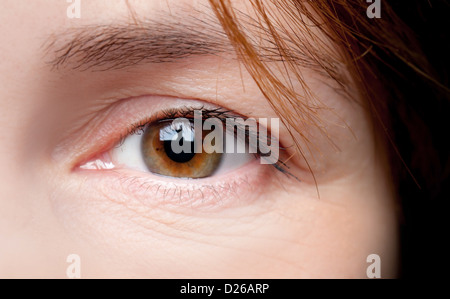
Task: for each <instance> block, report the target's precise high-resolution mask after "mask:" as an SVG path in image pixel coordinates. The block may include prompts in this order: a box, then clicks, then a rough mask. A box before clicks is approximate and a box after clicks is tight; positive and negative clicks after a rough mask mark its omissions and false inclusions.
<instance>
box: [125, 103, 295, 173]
mask: <svg viewBox="0 0 450 299" xmlns="http://www.w3.org/2000/svg"><path fill="white" fill-rule="evenodd" d="M199 110H200V111H202V117H203V119H204V120H205V119H208V118H217V119H219V120H220V121H221V122H222V123H223V124H226V119H227V118H242V119H243V120H246V119H248V117H245V116H242V115H240V114H237V113H235V112H233V111H232V110H227V109H224V108H219V107H218V108H205V107H204V106H200V107H188V106H184V107H179V108H168V109H163V110H161V111H160V112H159V113H158V114H157V115H155V116H151V117H148V118H145V119H143V120H141V121H139V122H137V123H135V124H134V125H132V126H131V127H130V128H129V129H128V131H127V133H126V134H125V135H121V137H120V140H119V142H118V145H117V146H118V147H119V146H121V145H122V144H123V142H124V141H125V139H126V138H127V137H128V136H130V135H133V134H138V135H141V134H143V133H144V132H145V130H146V129H147V127H148V126H149V125H151V124H154V123H155V122H159V121H167V120H174V119H176V118H187V119H192V118H193V117H194V111H199ZM236 130H239V128H238V126H236ZM243 131H244V134H245V137H246V138H249V137H250V134H256V137H257V138H260V135H259V131H257V130H256V131H253V132H252V131H249V130H243ZM267 135H268V136H269V135H270V134H267ZM267 138H270V139H271V140H273V138H271V137H267ZM246 141H247V140H246ZM271 144H272V141H271ZM279 149H280V151H284V150H286V148H283V147H279ZM256 154H257V155H260V156H262V155H263V154H262V153H261V152H260V150H259V146H258V148H257V153H256ZM271 165H272V166H273V167H274V168H275V169H276V170H278V171H280V172H281V173H283V174H285V175H287V176H288V177H292V178H294V179H296V180H297V181H300V180H299V179H298V178H297V177H296V176H294V175H293V174H292V173H291V172H290V171H289V169H290V167H289V166H288V165H287V164H286V163H285V162H283V161H281V160H278V161H277V162H276V163H272V164H271Z"/></svg>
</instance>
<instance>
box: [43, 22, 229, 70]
mask: <svg viewBox="0 0 450 299" xmlns="http://www.w3.org/2000/svg"><path fill="white" fill-rule="evenodd" d="M219 26H220V25H219V24H218V22H214V21H212V20H209V21H208V20H206V21H205V20H199V19H196V18H190V19H189V20H187V19H186V18H185V19H184V21H183V22H181V21H178V20H177V19H175V20H164V21H161V22H156V21H145V22H139V23H128V24H114V25H89V26H84V27H80V28H71V29H68V30H66V31H64V32H62V33H58V34H53V35H51V36H50V38H49V39H48V40H47V42H46V43H45V44H44V48H45V53H46V55H49V56H50V57H52V58H51V59H50V60H48V61H47V63H48V64H49V65H50V66H51V67H52V68H53V69H61V68H66V67H69V68H70V69H76V70H80V71H85V70H88V69H95V70H98V71H105V70H111V69H122V68H126V67H130V66H134V65H138V64H142V63H171V62H176V61H180V60H182V59H185V58H188V57H192V56H205V55H219V54H221V53H225V52H227V53H231V52H232V46H231V44H230V42H229V40H228V38H227V36H226V35H225V33H224V32H222V31H221V29H220V27H219Z"/></svg>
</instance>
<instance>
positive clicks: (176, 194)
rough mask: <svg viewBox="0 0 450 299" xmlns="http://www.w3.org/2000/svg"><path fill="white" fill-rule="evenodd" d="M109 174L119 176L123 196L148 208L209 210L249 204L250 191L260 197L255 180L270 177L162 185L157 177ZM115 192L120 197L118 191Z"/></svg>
mask: <svg viewBox="0 0 450 299" xmlns="http://www.w3.org/2000/svg"><path fill="white" fill-rule="evenodd" d="M105 171H107V172H111V173H114V174H115V175H114V177H115V178H114V179H113V180H114V181H115V182H114V181H113V182H112V183H113V186H115V188H120V189H119V190H120V193H126V194H132V195H133V198H135V199H137V200H139V201H141V202H142V201H145V202H143V204H145V205H146V206H152V205H155V204H158V205H160V204H164V205H174V206H177V207H179V206H187V207H190V208H207V210H209V211H212V210H214V209H216V208H223V207H224V206H227V205H236V204H240V203H245V204H249V203H250V202H251V201H249V198H248V196H247V197H245V198H244V197H243V196H242V194H246V193H248V192H249V193H250V194H251V196H253V197H255V198H258V194H259V191H261V188H260V186H258V184H255V183H252V182H251V181H255V180H263V179H264V177H265V175H267V173H266V172H263V173H260V174H255V176H252V177H250V176H248V175H245V176H240V177H239V178H237V179H236V178H233V179H232V180H228V181H222V182H220V183H215V184H208V183H206V184H205V183H202V184H189V183H184V184H180V182H177V183H175V182H173V181H172V182H168V181H167V182H162V181H159V180H155V179H154V178H152V179H149V178H148V177H140V176H136V175H127V174H124V173H123V172H122V171H118V170H105ZM243 185H244V186H245V188H246V189H248V191H247V192H245V193H243V191H242V186H243ZM114 193H115V194H118V192H116V191H114ZM156 199H157V200H156Z"/></svg>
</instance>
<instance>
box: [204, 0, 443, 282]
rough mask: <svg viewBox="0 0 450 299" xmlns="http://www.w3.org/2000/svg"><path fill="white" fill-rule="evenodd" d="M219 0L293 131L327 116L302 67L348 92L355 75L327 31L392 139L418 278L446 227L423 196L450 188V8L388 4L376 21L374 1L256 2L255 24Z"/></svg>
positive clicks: (406, 250) (228, 26)
mask: <svg viewBox="0 0 450 299" xmlns="http://www.w3.org/2000/svg"><path fill="white" fill-rule="evenodd" d="M209 2H210V4H211V6H212V8H213V10H214V12H215V14H216V16H217V18H218V19H219V21H220V22H221V24H222V26H223V28H224V30H225V32H226V34H227V35H228V38H229V39H230V41H231V43H232V44H233V46H234V47H235V49H236V52H237V54H238V56H239V57H240V59H241V60H242V61H243V63H244V65H245V66H246V68H247V70H248V71H249V73H250V74H251V75H252V77H253V78H254V80H255V81H256V83H257V84H258V86H259V88H260V89H261V91H262V93H263V94H264V95H265V97H266V98H267V100H268V101H269V103H270V104H271V105H272V107H273V108H274V109H275V111H277V113H278V115H279V117H280V119H281V120H282V121H283V123H284V124H285V125H286V126H287V127H288V128H293V129H296V128H298V126H299V125H300V124H301V123H302V122H306V123H316V122H320V120H319V119H317V114H316V113H315V112H314V106H311V105H310V103H311V101H312V102H313V103H315V102H317V101H318V100H317V99H312V98H313V96H312V94H311V93H310V92H308V87H307V86H306V84H305V83H302V82H303V80H302V79H303V78H302V74H301V71H300V68H299V66H301V65H304V64H308V63H309V64H310V67H316V68H317V69H319V71H321V72H323V73H324V74H326V75H328V76H330V77H332V78H333V79H335V81H336V82H337V83H338V84H339V85H340V86H342V88H343V89H344V90H345V84H346V77H345V76H344V75H342V74H340V73H339V72H336V68H335V67H334V63H335V61H336V52H333V49H330V48H329V44H327V42H326V41H324V39H323V37H326V38H327V39H328V40H329V41H332V43H333V45H334V46H335V47H336V48H337V51H338V53H339V55H340V59H341V61H342V62H343V63H344V64H345V66H346V67H347V69H348V70H349V71H350V75H351V78H352V80H353V81H354V82H356V84H357V85H358V87H359V91H360V94H361V95H362V98H364V99H366V100H367V102H366V103H365V104H366V105H367V107H368V109H369V110H370V112H371V115H372V116H373V119H374V123H375V124H376V126H377V127H378V129H379V132H381V133H382V134H381V135H382V136H384V138H385V140H386V144H387V149H388V153H389V157H390V161H391V170H392V177H393V178H394V181H395V185H396V186H397V191H398V194H399V198H400V200H401V204H402V206H403V214H404V223H403V240H402V241H403V252H402V253H403V254H402V257H403V272H402V274H403V275H404V276H408V273H409V274H411V271H410V270H411V269H412V264H411V263H410V260H411V261H412V260H413V258H414V259H415V260H414V263H415V265H414V267H416V269H417V267H418V268H420V265H418V258H419V259H420V255H424V254H425V253H424V252H420V250H421V249H424V248H425V247H423V245H422V246H420V244H421V243H424V242H425V243H427V244H428V243H430V242H435V239H429V235H428V234H427V235H425V233H427V232H428V231H427V229H431V228H432V229H436V227H437V226H438V223H436V222H431V224H430V223H428V225H429V226H426V225H425V224H424V223H423V222H422V221H421V219H427V221H431V220H432V219H435V218H438V217H437V216H436V215H434V214H435V210H434V209H429V210H427V207H423V205H427V204H426V203H424V202H423V201H422V200H423V199H427V200H430V201H431V202H430V203H428V206H433V205H436V203H439V201H438V200H439V199H443V198H444V197H445V194H446V192H447V191H446V190H443V189H442V188H443V187H444V186H445V184H444V181H445V180H447V181H448V177H449V169H450V167H449V160H448V152H449V151H448V145H445V143H444V142H442V141H441V139H440V138H439V137H440V135H438V134H437V132H438V131H439V128H440V127H441V123H440V122H441V121H442V120H443V119H445V113H447V112H448V111H449V89H448V73H447V68H448V63H446V62H448V60H447V59H448V58H447V54H448V53H450V51H449V49H448V48H447V49H446V48H445V46H444V45H442V44H438V45H439V46H440V47H439V48H438V47H433V45H434V46H436V45H437V44H436V43H437V42H438V41H439V40H440V39H444V41H445V40H446V37H447V36H446V34H447V33H446V32H445V30H446V28H448V24H447V25H446V24H443V25H442V24H439V22H443V21H444V20H446V18H447V17H446V15H445V12H448V11H449V9H448V8H449V7H448V4H447V3H445V1H443V2H441V3H431V1H429V2H427V1H422V3H421V2H420V1H408V2H405V1H389V3H388V1H382V17H381V18H378V19H376V18H375V19H370V18H368V16H367V15H366V10H367V7H368V5H369V4H367V3H366V1H364V0H327V1H325V0H316V1H302V0H279V1H262V0H251V1H248V2H249V3H250V4H251V7H252V8H253V9H254V12H255V15H256V17H254V18H253V19H252V20H250V21H249V20H248V19H246V18H244V17H242V13H241V12H239V11H236V10H235V9H233V7H232V5H231V3H230V1H229V0H210V1H209ZM400 2H401V3H400ZM252 22H256V23H257V25H258V26H257V27H258V28H259V29H260V30H262V32H263V33H266V35H267V38H268V40H267V41H266V42H267V44H269V45H271V46H268V47H260V46H257V45H255V43H254V40H253V39H252V37H251V36H249V35H248V34H247V32H246V26H249V24H250V26H251V23H252ZM253 25H254V24H253ZM293 31H294V32H293ZM305 36H307V37H308V38H304V37H305ZM311 41H312V42H311ZM447 41H448V39H447ZM444 43H445V42H444ZM447 47H448V46H447ZM268 54H272V55H278V56H279V57H280V60H281V61H283V64H284V67H285V71H286V73H287V78H290V76H294V77H295V78H296V79H298V81H299V82H301V83H302V84H303V85H302V87H304V89H305V90H306V92H305V93H304V94H298V93H296V92H295V91H294V90H293V88H292V87H291V86H290V85H289V80H284V81H283V80H281V79H280V78H279V76H276V75H274V73H272V72H271V70H270V67H269V65H268V64H267V63H266V62H265V59H264V56H266V55H268ZM433 59H434V60H433ZM438 59H443V60H441V61H439V60H438ZM439 65H440V66H439ZM380 95H381V96H380ZM306 103H309V104H306ZM296 145H297V146H298V152H299V153H300V154H302V149H301V148H300V146H299V144H298V143H297V144H296ZM447 194H448V193H447ZM419 210H420V211H421V213H418V212H417V211H419ZM427 213H429V215H427ZM409 246H416V247H415V248H419V249H417V250H412V248H410V247H409ZM433 254H434V251H433ZM417 255H419V257H418V256H417ZM410 265H411V266H410ZM424 269H425V268H424Z"/></svg>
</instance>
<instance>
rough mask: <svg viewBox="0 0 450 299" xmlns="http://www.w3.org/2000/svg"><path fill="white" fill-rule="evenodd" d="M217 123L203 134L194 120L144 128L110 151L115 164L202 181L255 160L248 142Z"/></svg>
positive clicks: (164, 121)
mask: <svg viewBox="0 0 450 299" xmlns="http://www.w3.org/2000/svg"><path fill="white" fill-rule="evenodd" d="M216 120H217V121H216V122H215V123H216V125H213V126H210V127H211V129H203V125H202V126H201V127H200V131H201V132H196V129H197V130H198V129H199V128H196V127H195V126H194V120H192V119H186V118H178V119H170V120H162V121H156V122H153V123H150V124H148V125H145V126H144V127H143V128H141V130H139V132H137V133H134V134H130V135H129V136H127V137H126V138H125V139H124V140H123V142H122V143H121V144H120V145H119V146H118V147H116V148H114V149H113V150H111V152H110V157H111V160H112V163H113V164H114V165H121V166H123V167H128V168H133V169H136V170H141V171H149V172H151V173H153V174H158V175H163V176H167V177H175V178H191V179H200V178H206V177H210V176H214V175H218V174H221V173H224V172H228V171H231V170H233V169H237V168H239V167H241V166H243V165H245V164H247V163H249V162H251V161H252V160H255V158H256V157H255V155H254V154H252V153H249V150H248V149H249V146H248V144H247V142H246V140H244V139H240V138H237V137H236V136H235V134H233V132H229V131H228V130H224V129H223V126H221V121H220V120H218V119H216ZM202 123H203V122H202ZM218 130H221V132H219V131H218ZM217 132H219V133H220V134H217ZM196 133H197V134H198V135H196ZM196 136H199V140H200V142H199V144H200V148H199V147H196V146H195V138H196ZM227 140H233V141H234V142H232V143H229V142H227ZM235 144H236V147H235ZM196 149H199V150H196Z"/></svg>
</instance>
